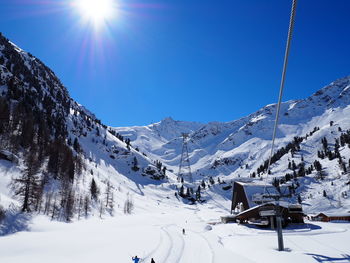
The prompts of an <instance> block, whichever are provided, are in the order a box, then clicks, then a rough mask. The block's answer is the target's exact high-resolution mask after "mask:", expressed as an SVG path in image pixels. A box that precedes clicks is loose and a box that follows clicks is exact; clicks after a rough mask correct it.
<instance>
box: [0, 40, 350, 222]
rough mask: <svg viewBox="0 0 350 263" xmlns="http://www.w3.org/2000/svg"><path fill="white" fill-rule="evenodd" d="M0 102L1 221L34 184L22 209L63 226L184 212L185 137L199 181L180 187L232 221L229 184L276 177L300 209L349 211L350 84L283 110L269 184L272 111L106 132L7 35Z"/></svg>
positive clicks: (2, 44) (0, 58)
mask: <svg viewBox="0 0 350 263" xmlns="http://www.w3.org/2000/svg"><path fill="white" fill-rule="evenodd" d="M0 102H1V103H0V119H1V125H0V137H1V145H0V146H1V149H0V150H1V152H0V153H1V155H0V156H1V158H0V159H1V160H0V172H1V174H2V176H1V178H0V202H1V205H2V207H4V209H5V210H6V209H8V208H9V206H11V204H14V205H15V206H16V207H18V208H20V209H22V210H23V208H24V206H23V204H24V199H25V193H24V192H23V185H22V188H21V184H23V182H25V179H26V178H27V177H28V176H29V177H30V178H32V179H33V180H32V181H31V183H30V185H31V187H32V188H30V189H33V192H32V193H31V197H30V198H31V200H30V202H29V203H28V204H27V208H26V209H24V210H27V211H28V210H30V211H38V210H39V212H41V213H43V214H46V215H49V216H50V217H52V218H55V219H60V220H66V221H70V220H74V219H76V218H80V217H81V216H82V215H85V216H90V215H92V214H95V215H96V214H99V215H100V216H102V215H103V214H118V213H119V214H122V213H124V212H128V211H125V209H126V210H130V209H131V207H133V208H134V209H136V210H137V211H153V210H152V209H154V207H158V205H159V204H160V203H163V204H164V205H166V206H167V207H172V206H174V207H181V206H182V205H184V203H187V201H186V200H184V199H182V198H179V196H177V195H174V193H175V192H176V193H178V192H179V189H181V183H180V182H178V181H177V178H176V175H177V171H178V166H179V162H180V156H181V150H182V137H181V135H182V134H183V133H187V134H189V142H188V146H189V154H190V163H191V167H192V171H193V174H194V182H193V183H192V184H188V183H187V184H185V185H184V186H185V187H186V188H192V189H196V188H197V187H198V186H199V185H201V187H199V188H200V189H201V191H202V194H201V198H202V199H203V200H206V201H207V203H208V206H210V207H220V209H223V210H224V211H228V210H229V203H230V201H229V200H230V198H231V194H232V192H231V190H230V182H231V180H241V179H242V178H248V179H249V180H253V181H254V180H255V181H258V182H259V181H260V180H266V181H267V182H271V181H272V180H273V179H274V178H277V179H278V180H279V183H280V184H285V185H288V186H291V185H293V187H294V185H297V187H296V188H297V189H296V196H295V198H296V197H297V195H300V199H301V200H302V202H303V204H305V211H307V212H316V211H324V210H327V211H345V210H350V202H349V200H348V198H347V196H348V192H349V190H348V185H347V183H348V182H349V170H350V167H349V166H350V163H349V158H350V148H349V145H350V143H349V141H348V139H349V138H348V136H349V134H350V131H349V130H350V117H349V116H350V77H346V78H343V79H340V80H337V81H335V82H333V83H331V84H330V85H328V86H326V87H324V88H322V89H321V90H319V91H318V92H316V93H315V94H313V95H312V96H310V97H309V98H307V99H304V100H295V101H287V102H284V103H283V104H282V110H281V118H280V125H279V127H278V132H277V140H276V147H275V152H276V154H275V156H274V160H273V163H272V166H271V175H269V176H266V172H267V171H266V165H265V164H266V160H267V159H268V156H269V150H270V146H271V135H272V127H273V124H274V118H275V110H276V105H275V104H272V105H267V106H266V107H264V108H262V109H260V110H258V111H257V112H255V113H253V114H251V115H249V116H246V117H243V118H241V119H239V120H234V121H231V122H225V123H221V122H211V123H207V124H202V123H197V122H185V121H175V120H173V119H172V118H170V117H169V118H166V119H164V120H162V121H160V122H158V123H155V124H151V125H148V126H137V127H108V126H106V125H104V124H103V123H101V121H100V120H98V119H97V118H96V116H95V115H94V114H93V113H91V112H90V111H89V110H88V109H86V108H85V107H83V106H82V105H80V104H78V103H77V102H75V101H74V100H73V99H71V98H70V97H69V93H68V91H67V89H66V88H65V87H64V86H63V85H62V83H61V82H60V81H59V79H58V78H57V77H56V76H55V74H54V73H53V72H52V71H51V70H50V69H49V68H48V67H46V66H45V65H44V64H43V63H42V62H41V61H40V60H39V59H37V58H35V57H34V56H32V55H31V54H29V53H27V52H25V51H23V50H22V49H20V48H19V47H17V46H16V45H15V44H13V43H11V42H9V41H8V40H7V39H6V38H4V37H3V36H0ZM324 138H326V139H327V142H328V144H327V146H326V147H325V146H324ZM344 138H345V139H344ZM336 139H337V142H336ZM6 156H7V157H6ZM11 156H14V159H18V160H19V162H18V163H17V162H15V161H13V160H12V161H11V159H13V158H12V157H11ZM315 161H319V162H320V164H321V166H322V169H321V170H320V171H317V169H316V168H315V166H316V165H315ZM292 164H293V165H292ZM30 167H34V168H35V169H34V168H33V169H29V168H30ZM311 168H312V169H311ZM23 176H24V177H23ZM25 176H27V177H25ZM29 177H28V178H29ZM212 178H213V179H212ZM218 179H220V181H221V183H222V184H217V183H216V182H217V181H218ZM29 181H30V180H29ZM223 181H224V182H225V183H223ZM18 184H19V185H18ZM9 186H11V187H9ZM209 186H210V187H209ZM16 187H17V189H22V190H21V191H22V192H21V191H20V192H19V193H17V192H18V191H17V192H16V190H14V189H16ZM324 192H326V193H327V197H325V196H324ZM16 193H17V194H16ZM189 193H190V195H193V193H191V191H189ZM325 198H326V199H325ZM131 199H133V200H134V201H133V202H131V201H130V200H131Z"/></svg>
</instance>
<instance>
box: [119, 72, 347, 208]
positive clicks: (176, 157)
mask: <svg viewBox="0 0 350 263" xmlns="http://www.w3.org/2000/svg"><path fill="white" fill-rule="evenodd" d="M275 111H276V104H272V105H267V106H265V107H263V108H262V109H260V110H258V111H257V112H255V113H253V114H251V115H249V116H247V117H243V118H241V119H239V120H235V121H231V122H225V123H220V122H211V123H208V124H203V125H197V124H195V125H194V124H193V123H188V124H187V125H184V123H183V122H177V121H173V120H169V119H166V120H164V121H162V122H160V123H157V124H154V125H149V126H145V127H130V128H114V130H115V131H117V132H118V133H120V134H122V135H123V136H125V137H128V138H130V139H131V140H132V143H133V144H134V145H136V146H137V147H139V148H140V149H141V150H142V151H146V152H148V153H149V154H150V156H152V157H153V158H157V159H159V160H161V161H162V162H163V163H164V164H166V165H167V166H169V167H170V169H172V170H173V171H175V172H177V171H178V166H179V162H180V156H181V150H182V138H181V137H180V136H161V135H159V134H158V133H157V132H154V131H153V129H152V127H154V126H158V125H161V126H162V130H173V129H174V128H173V127H174V126H175V125H176V124H177V123H181V126H179V128H178V130H179V134H181V132H183V131H184V130H185V132H188V133H190V137H189V142H188V145H189V151H190V162H191V167H192V171H193V173H194V175H195V176H194V177H195V179H196V180H202V179H205V180H208V178H209V177H210V176H219V177H222V178H225V179H226V180H230V179H236V178H240V177H250V176H251V175H252V173H253V172H254V173H255V174H256V177H259V173H257V172H256V171H257V169H258V168H259V167H260V166H261V165H262V164H263V163H264V161H265V160H267V159H268V157H269V153H270V147H271V137H272V129H273V124H274V120H275ZM164 126H168V127H164ZM184 126H186V127H190V129H187V130H186V129H183V128H182V127H184ZM315 129H316V130H317V131H316V130H315ZM349 129H350V77H345V78H342V79H339V80H336V81H334V82H333V83H331V84H329V85H328V86H326V87H324V88H322V89H320V90H319V91H317V92H316V93H315V94H313V95H312V96H310V97H309V98H307V99H304V100H293V101H287V102H284V103H282V105H281V116H280V124H279V126H278V131H277V139H276V146H275V149H276V151H277V150H278V149H280V148H281V147H285V146H286V145H287V144H288V143H290V142H293V140H294V137H301V138H304V139H303V141H302V142H301V144H300V150H299V151H298V152H297V153H296V154H294V156H293V158H292V157H291V153H288V154H285V155H284V156H283V157H282V158H281V159H280V160H278V162H276V163H274V164H273V165H272V167H271V168H272V169H271V171H272V174H273V176H271V178H272V177H283V176H285V174H286V173H288V172H292V171H291V170H290V169H288V163H289V162H291V160H295V162H296V163H300V162H301V158H302V159H303V160H304V161H303V163H304V164H305V165H306V166H307V165H311V164H313V162H314V161H315V160H318V159H319V158H318V156H317V153H318V151H320V150H322V144H321V140H322V138H324V137H326V138H327V140H328V142H330V143H331V144H332V145H333V146H334V143H335V139H338V140H339V138H340V136H341V134H344V133H346V131H347V130H349ZM166 138H168V139H166ZM340 153H341V156H342V158H343V162H344V164H345V165H346V167H349V166H350V163H349V158H350V150H349V147H348V146H347V145H344V146H343V147H341V148H340ZM338 162H339V160H338V159H334V160H331V161H329V160H327V161H326V160H321V163H322V165H323V167H324V169H325V171H327V173H328V174H329V177H328V179H329V180H334V178H338V177H339V176H340V175H341V174H342V173H343V175H342V176H341V177H342V178H343V179H344V181H339V180H338V181H339V184H342V185H343V186H342V187H340V188H341V191H339V188H333V190H332V188H331V189H328V186H327V187H326V186H321V187H319V188H317V189H318V190H316V191H317V193H318V192H323V190H320V189H322V187H325V188H327V189H328V191H330V193H333V196H334V199H335V200H339V198H341V197H340V196H341V195H342V193H344V192H345V191H346V189H347V186H346V185H345V183H346V182H348V181H349V178H348V176H347V175H344V174H346V173H347V172H348V170H349V169H347V172H344V171H343V170H342V168H340V166H339V164H338ZM260 174H261V175H262V174H263V173H262V172H261V173H260ZM307 183H308V184H309V183H310V182H307ZM304 190H305V189H304ZM302 195H304V196H305V197H307V196H310V193H308V194H306V193H305V194H302ZM311 195H312V194H311ZM338 203H339V202H338ZM314 208H315V209H316V207H315V206H313V209H314ZM348 208H350V207H348ZM316 210H317V209H316Z"/></svg>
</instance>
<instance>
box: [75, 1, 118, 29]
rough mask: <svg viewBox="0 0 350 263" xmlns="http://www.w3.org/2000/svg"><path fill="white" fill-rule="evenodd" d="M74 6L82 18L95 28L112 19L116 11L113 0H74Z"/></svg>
mask: <svg viewBox="0 0 350 263" xmlns="http://www.w3.org/2000/svg"><path fill="white" fill-rule="evenodd" d="M74 4H75V6H76V8H77V9H78V11H79V12H80V13H81V15H82V16H83V18H84V19H87V20H88V21H90V22H92V23H93V24H94V25H95V26H99V25H101V24H102V23H103V22H106V21H108V20H110V19H112V18H113V17H114V16H115V14H116V11H117V6H116V2H115V0H75V3H74Z"/></svg>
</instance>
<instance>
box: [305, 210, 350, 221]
mask: <svg viewBox="0 0 350 263" xmlns="http://www.w3.org/2000/svg"><path fill="white" fill-rule="evenodd" d="M310 219H311V220H313V221H322V222H331V221H350V213H327V212H324V213H319V214H318V215H316V216H311V218H310Z"/></svg>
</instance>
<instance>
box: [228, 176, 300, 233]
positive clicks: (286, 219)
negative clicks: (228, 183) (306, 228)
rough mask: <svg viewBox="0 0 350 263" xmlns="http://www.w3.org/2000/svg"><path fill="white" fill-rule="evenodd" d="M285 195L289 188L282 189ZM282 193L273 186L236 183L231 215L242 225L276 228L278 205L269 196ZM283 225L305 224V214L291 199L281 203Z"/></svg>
mask: <svg viewBox="0 0 350 263" xmlns="http://www.w3.org/2000/svg"><path fill="white" fill-rule="evenodd" d="M280 192H284V195H286V193H288V189H287V188H282V189H280ZM280 192H278V191H277V189H276V188H275V187H274V186H272V185H262V184H255V183H251V182H248V183H247V182H234V184H233V195H232V205H231V213H235V214H236V215H235V219H236V221H237V222H240V223H249V224H253V225H258V226H266V227H267V226H270V227H271V228H274V226H275V220H276V211H277V205H276V204H277V203H276V201H275V200H274V199H273V198H270V199H269V198H267V197H266V195H265V194H266V193H268V195H270V196H273V195H279V194H280ZM279 209H280V213H281V215H282V222H283V225H287V224H288V223H304V213H303V211H302V207H301V205H299V204H292V202H291V200H290V198H285V199H284V200H281V201H279Z"/></svg>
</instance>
